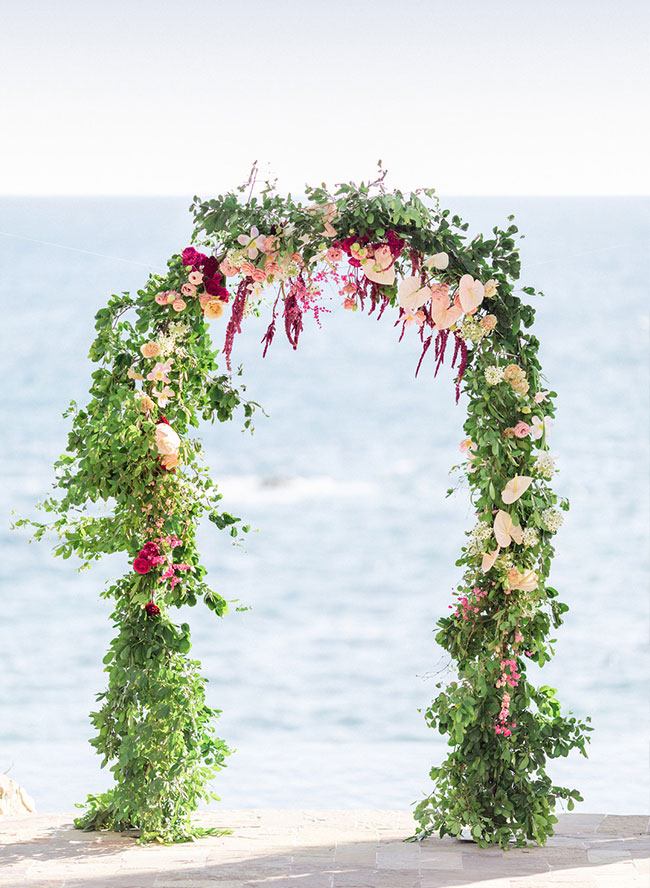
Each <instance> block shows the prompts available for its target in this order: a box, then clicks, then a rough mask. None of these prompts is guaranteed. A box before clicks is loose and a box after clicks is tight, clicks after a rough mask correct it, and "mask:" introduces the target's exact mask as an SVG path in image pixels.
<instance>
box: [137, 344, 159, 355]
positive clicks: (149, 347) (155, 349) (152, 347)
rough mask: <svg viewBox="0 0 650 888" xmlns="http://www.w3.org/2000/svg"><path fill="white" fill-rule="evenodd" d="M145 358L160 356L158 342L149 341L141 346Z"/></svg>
mask: <svg viewBox="0 0 650 888" xmlns="http://www.w3.org/2000/svg"><path fill="white" fill-rule="evenodd" d="M140 351H141V352H142V357H143V358H157V357H158V355H159V354H160V346H159V345H158V343H157V342H153V341H151V340H150V341H149V342H145V343H144V345H141V346H140Z"/></svg>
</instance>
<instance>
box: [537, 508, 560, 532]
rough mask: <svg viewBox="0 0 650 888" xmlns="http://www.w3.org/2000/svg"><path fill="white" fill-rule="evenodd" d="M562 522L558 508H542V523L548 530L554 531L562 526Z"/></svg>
mask: <svg viewBox="0 0 650 888" xmlns="http://www.w3.org/2000/svg"><path fill="white" fill-rule="evenodd" d="M563 522H564V517H563V515H562V513H561V512H560V511H558V509H554V508H552V507H551V508H548V509H544V511H543V512H542V524H543V525H544V527H546V528H547V529H548V530H550V531H551V533H556V532H557V531H558V530H559V529H560V528H561V527H562V524H563Z"/></svg>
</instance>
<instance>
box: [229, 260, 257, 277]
mask: <svg viewBox="0 0 650 888" xmlns="http://www.w3.org/2000/svg"><path fill="white" fill-rule="evenodd" d="M240 271H241V273H242V274H243V275H244V276H245V277H253V274H254V273H255V266H254V265H253V263H252V262H242V264H241V266H240ZM224 274H225V272H224Z"/></svg>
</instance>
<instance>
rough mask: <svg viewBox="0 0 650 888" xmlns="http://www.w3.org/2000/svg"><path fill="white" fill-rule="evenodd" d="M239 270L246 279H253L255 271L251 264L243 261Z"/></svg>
mask: <svg viewBox="0 0 650 888" xmlns="http://www.w3.org/2000/svg"><path fill="white" fill-rule="evenodd" d="M239 270H240V271H241V273H242V274H243V275H245V276H246V277H253V275H254V274H255V270H256V269H255V266H254V265H253V263H252V262H247V261H244V262H242V264H241V266H240V269H239Z"/></svg>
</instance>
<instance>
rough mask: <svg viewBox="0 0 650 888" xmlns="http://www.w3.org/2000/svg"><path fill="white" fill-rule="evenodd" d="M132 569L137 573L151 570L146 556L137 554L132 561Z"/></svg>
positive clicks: (145, 572)
mask: <svg viewBox="0 0 650 888" xmlns="http://www.w3.org/2000/svg"><path fill="white" fill-rule="evenodd" d="M133 570H134V571H135V572H136V573H139V574H147V573H149V571H150V570H151V562H150V561H149V559H148V558H141V557H140V556H138V557H137V558H136V559H135V561H134V562H133Z"/></svg>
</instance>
